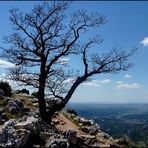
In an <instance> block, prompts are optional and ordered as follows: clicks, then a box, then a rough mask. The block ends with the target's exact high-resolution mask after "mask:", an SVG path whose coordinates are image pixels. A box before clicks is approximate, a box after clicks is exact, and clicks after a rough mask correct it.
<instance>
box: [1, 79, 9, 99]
mask: <svg viewBox="0 0 148 148" xmlns="http://www.w3.org/2000/svg"><path fill="white" fill-rule="evenodd" d="M0 89H2V90H3V92H4V96H8V97H11V96H12V93H11V91H12V89H11V86H10V85H9V83H8V82H3V81H0Z"/></svg>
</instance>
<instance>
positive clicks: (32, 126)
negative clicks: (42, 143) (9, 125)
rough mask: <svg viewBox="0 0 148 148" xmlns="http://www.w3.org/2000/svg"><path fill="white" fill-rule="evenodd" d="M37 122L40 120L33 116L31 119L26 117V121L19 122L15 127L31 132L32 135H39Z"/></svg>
mask: <svg viewBox="0 0 148 148" xmlns="http://www.w3.org/2000/svg"><path fill="white" fill-rule="evenodd" d="M37 122H38V119H37V118H35V117H33V116H31V117H25V118H24V121H21V122H18V123H17V124H16V125H15V128H16V129H26V130H29V131H30V132H31V133H32V134H36V133H37Z"/></svg>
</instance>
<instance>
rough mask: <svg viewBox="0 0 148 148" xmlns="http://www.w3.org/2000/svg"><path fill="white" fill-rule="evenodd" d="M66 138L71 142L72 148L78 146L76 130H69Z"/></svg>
mask: <svg viewBox="0 0 148 148" xmlns="http://www.w3.org/2000/svg"><path fill="white" fill-rule="evenodd" d="M66 138H67V140H68V142H69V145H70V147H73V148H76V147H77V145H78V138H77V132H76V131H75V130H71V129H69V130H68V131H66Z"/></svg>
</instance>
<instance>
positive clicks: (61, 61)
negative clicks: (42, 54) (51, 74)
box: [60, 58, 70, 65]
mask: <svg viewBox="0 0 148 148" xmlns="http://www.w3.org/2000/svg"><path fill="white" fill-rule="evenodd" d="M69 61H70V58H61V59H60V64H61V65H65V64H67V63H68V62H69Z"/></svg>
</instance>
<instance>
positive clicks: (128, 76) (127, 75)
mask: <svg viewBox="0 0 148 148" xmlns="http://www.w3.org/2000/svg"><path fill="white" fill-rule="evenodd" d="M131 77H132V76H131V75H129V74H126V75H125V76H124V78H131Z"/></svg>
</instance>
